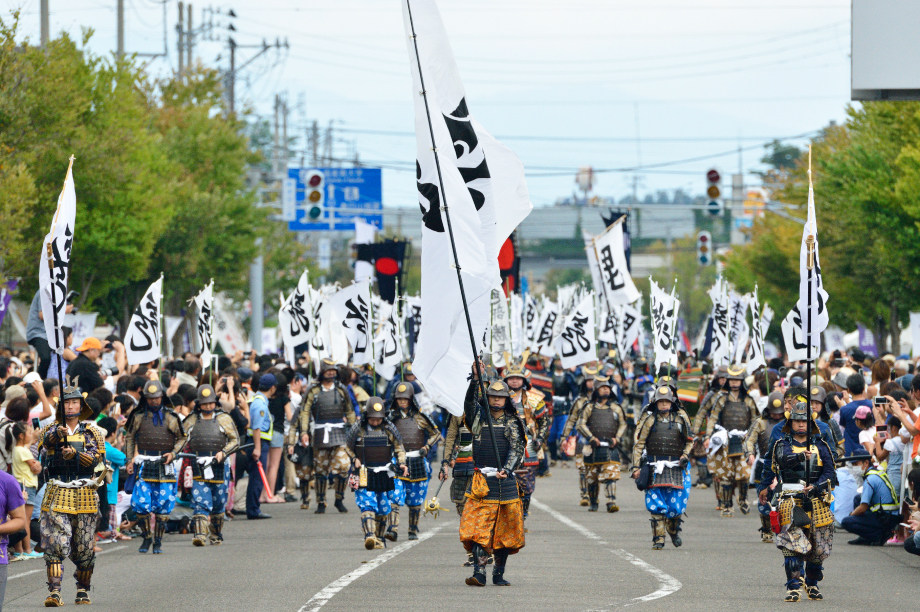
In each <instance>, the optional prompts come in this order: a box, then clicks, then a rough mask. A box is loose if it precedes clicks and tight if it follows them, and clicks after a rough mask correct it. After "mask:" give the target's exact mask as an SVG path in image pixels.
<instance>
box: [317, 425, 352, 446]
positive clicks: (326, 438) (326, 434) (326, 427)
mask: <svg viewBox="0 0 920 612" xmlns="http://www.w3.org/2000/svg"><path fill="white" fill-rule="evenodd" d="M343 427H345V423H344V422H342V423H314V424H313V431H314V432H315V431H316V430H317V429H322V430H323V444H328V443H329V431H330V430H332V429H342V428H343Z"/></svg>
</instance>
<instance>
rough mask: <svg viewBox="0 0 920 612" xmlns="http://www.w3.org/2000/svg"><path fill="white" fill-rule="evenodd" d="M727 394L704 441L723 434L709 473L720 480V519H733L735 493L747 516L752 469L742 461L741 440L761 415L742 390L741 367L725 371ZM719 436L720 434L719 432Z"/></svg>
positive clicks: (715, 410)
mask: <svg viewBox="0 0 920 612" xmlns="http://www.w3.org/2000/svg"><path fill="white" fill-rule="evenodd" d="M725 378H726V380H727V381H728V391H727V392H726V393H724V394H723V395H722V396H720V397H719V399H718V400H717V401H716V403H715V406H713V408H712V414H711V415H710V416H709V424H708V425H707V426H706V438H707V440H708V439H709V438H712V434H713V433H714V432H715V429H716V426H717V425H718V426H721V427H722V428H723V429H724V430H725V436H726V437H727V443H726V444H723V445H722V446H721V447H720V448H719V450H717V451H716V452H715V454H714V455H713V457H712V463H713V465H712V471H713V473H714V474H715V477H716V478H717V479H718V480H719V491H720V493H721V496H722V499H721V507H722V516H726V517H727V516H733V515H734V511H733V510H732V496H733V493H734V490H735V488H736V487H737V489H738V509H739V510H741V513H742V514H747V513H748V512H750V511H751V510H750V506H749V505H748V501H747V490H748V481H749V480H750V479H751V467H750V466H749V465H748V464H747V462H746V461H745V460H744V448H743V446H744V437H745V436H746V435H747V431H748V429H750V427H751V425H752V424H753V423H754V421H756V420H757V419H758V418H759V416H760V413H759V412H758V411H757V404H755V403H754V400H753V399H751V397H750V396H749V395H748V394H747V391H746V390H745V388H744V378H745V369H744V366H743V365H736V366H729V368H728V370H727V371H726V376H725ZM719 433H720V434H721V433H722V432H721V431H720V432H719Z"/></svg>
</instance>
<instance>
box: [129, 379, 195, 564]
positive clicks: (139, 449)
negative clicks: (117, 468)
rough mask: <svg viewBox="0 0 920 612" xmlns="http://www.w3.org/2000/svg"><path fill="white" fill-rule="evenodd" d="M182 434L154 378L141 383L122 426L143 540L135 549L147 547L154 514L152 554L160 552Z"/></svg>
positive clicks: (173, 496)
mask: <svg viewBox="0 0 920 612" xmlns="http://www.w3.org/2000/svg"><path fill="white" fill-rule="evenodd" d="M185 442H186V436H185V430H184V429H183V427H182V421H181V420H180V419H179V415H178V414H176V413H175V412H174V411H173V410H172V404H171V403H170V401H169V398H168V397H166V393H165V392H164V390H163V385H162V384H161V383H160V381H158V380H151V381H148V382H145V383H144V389H143V391H142V395H141V401H140V402H138V404H137V408H135V409H134V411H133V412H131V416H130V417H128V422H127V424H126V425H125V455H126V456H127V458H128V465H127V468H126V469H127V472H128V474H132V473H134V471H135V470H137V471H138V474H137V481H136V482H135V484H134V491H133V492H132V493H131V507H132V508H133V509H134V512H135V513H137V525H138V527H140V529H141V535H142V537H143V540H142V542H141V545H140V548H138V552H141V553H145V552H147V551H148V550H149V549H150V543H151V538H150V536H151V530H150V515H151V514H153V515H154V527H153V554H155V555H157V554H160V553H162V552H163V549H162V544H163V533H165V531H166V521H167V520H168V519H169V513H170V512H172V511H173V508H175V507H176V470H175V469H174V468H173V466H172V462H173V460H174V459H175V458H176V455H177V454H178V453H179V451H180V450H182V447H183V446H185Z"/></svg>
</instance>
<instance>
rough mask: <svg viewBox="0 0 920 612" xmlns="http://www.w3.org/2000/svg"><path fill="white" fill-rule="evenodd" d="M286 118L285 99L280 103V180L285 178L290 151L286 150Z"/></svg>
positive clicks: (286, 106)
mask: <svg viewBox="0 0 920 612" xmlns="http://www.w3.org/2000/svg"><path fill="white" fill-rule="evenodd" d="M287 117H288V105H287V98H285V99H284V100H282V102H281V144H282V145H283V146H282V148H281V151H282V158H281V176H280V177H279V178H280V179H281V180H284V179H285V178H287V165H288V159H290V156H291V155H290V151H289V150H288V135H287Z"/></svg>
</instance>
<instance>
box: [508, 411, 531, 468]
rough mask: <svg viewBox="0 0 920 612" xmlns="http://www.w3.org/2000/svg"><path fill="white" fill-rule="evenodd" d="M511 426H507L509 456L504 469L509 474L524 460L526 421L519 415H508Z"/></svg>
mask: <svg viewBox="0 0 920 612" xmlns="http://www.w3.org/2000/svg"><path fill="white" fill-rule="evenodd" d="M505 418H506V419H508V421H509V423H508V425H509V427H505V437H506V438H507V439H508V458H507V459H506V460H505V465H504V469H505V471H506V472H508V473H509V474H510V473H511V472H513V471H514V470H516V469H518V468H519V467H520V466H521V462H522V461H524V445H525V444H526V440H525V437H524V423H523V421H521V419H519V418H518V417H517V416H513V417H512V416H506V417H505Z"/></svg>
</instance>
